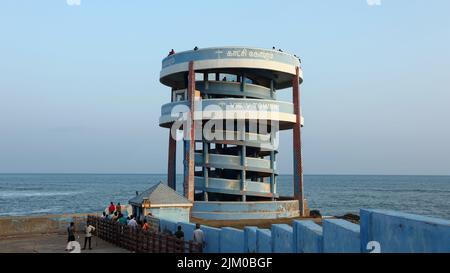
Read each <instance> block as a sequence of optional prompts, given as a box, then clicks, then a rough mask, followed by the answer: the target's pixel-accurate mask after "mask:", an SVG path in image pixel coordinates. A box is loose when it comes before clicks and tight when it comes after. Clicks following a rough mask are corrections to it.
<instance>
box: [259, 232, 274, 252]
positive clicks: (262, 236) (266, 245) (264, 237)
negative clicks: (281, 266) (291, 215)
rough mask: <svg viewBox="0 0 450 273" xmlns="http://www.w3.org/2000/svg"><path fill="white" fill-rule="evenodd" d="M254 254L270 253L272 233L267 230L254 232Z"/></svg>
mask: <svg viewBox="0 0 450 273" xmlns="http://www.w3.org/2000/svg"><path fill="white" fill-rule="evenodd" d="M256 252H257V253H272V233H271V232H270V230H269V229H257V230H256Z"/></svg>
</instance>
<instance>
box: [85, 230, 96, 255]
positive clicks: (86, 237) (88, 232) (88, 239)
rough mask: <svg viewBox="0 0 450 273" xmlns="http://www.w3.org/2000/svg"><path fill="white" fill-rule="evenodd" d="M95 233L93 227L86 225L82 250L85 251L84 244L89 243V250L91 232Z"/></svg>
mask: <svg viewBox="0 0 450 273" xmlns="http://www.w3.org/2000/svg"><path fill="white" fill-rule="evenodd" d="M93 231H95V227H93V226H91V225H87V226H86V229H85V234H84V236H85V237H84V247H83V250H85V249H86V244H87V242H88V241H89V249H92V248H91V239H92V232H93Z"/></svg>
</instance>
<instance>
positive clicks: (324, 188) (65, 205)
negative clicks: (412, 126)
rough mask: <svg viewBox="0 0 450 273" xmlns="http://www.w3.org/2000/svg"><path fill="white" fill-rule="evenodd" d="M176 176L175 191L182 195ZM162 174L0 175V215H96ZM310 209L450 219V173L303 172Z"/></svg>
mask: <svg viewBox="0 0 450 273" xmlns="http://www.w3.org/2000/svg"><path fill="white" fill-rule="evenodd" d="M182 180H183V176H182V175H181V174H178V175H177V191H178V192H180V193H182ZM159 181H164V182H165V181H166V175H165V174H106V173H99V174H93V173H88V174H81V173H76V174H74V173H71V174H69V173H28V174H24V173H9V174H6V173H3V174H0V217H5V216H31V215H46V214H66V213H95V212H100V211H101V210H103V209H104V208H105V207H106V206H107V205H108V204H109V202H111V201H113V202H115V203H117V202H120V203H121V204H128V200H129V199H131V198H132V197H133V196H134V195H135V193H136V191H138V192H140V191H143V190H145V189H147V188H149V187H151V186H152V185H154V184H156V183H158V182H159ZM278 189H279V193H280V195H282V196H290V195H292V176H291V175H280V176H279V177H278ZM304 191H305V197H306V199H307V201H308V206H309V208H310V209H317V210H320V212H321V213H322V215H332V216H339V215H343V214H346V213H355V214H358V213H359V209H360V208H372V209H389V210H397V211H403V212H407V213H414V214H420V215H425V216H431V217H439V218H444V219H450V202H449V200H450V175H311V174H310V175H304Z"/></svg>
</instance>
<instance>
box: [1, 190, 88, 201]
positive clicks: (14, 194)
mask: <svg viewBox="0 0 450 273" xmlns="http://www.w3.org/2000/svg"><path fill="white" fill-rule="evenodd" d="M82 193H85V192H84V191H59V192H25V191H2V192H0V198H6V199H11V198H26V197H52V196H67V195H79V194H82Z"/></svg>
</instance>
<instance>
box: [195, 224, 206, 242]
mask: <svg viewBox="0 0 450 273" xmlns="http://www.w3.org/2000/svg"><path fill="white" fill-rule="evenodd" d="M193 240H194V242H195V243H199V244H201V245H202V248H203V247H204V245H205V235H204V234H203V230H201V229H200V224H196V225H195V230H194V238H193Z"/></svg>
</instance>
